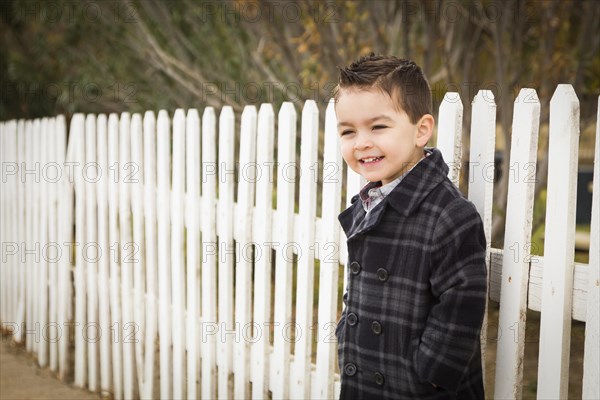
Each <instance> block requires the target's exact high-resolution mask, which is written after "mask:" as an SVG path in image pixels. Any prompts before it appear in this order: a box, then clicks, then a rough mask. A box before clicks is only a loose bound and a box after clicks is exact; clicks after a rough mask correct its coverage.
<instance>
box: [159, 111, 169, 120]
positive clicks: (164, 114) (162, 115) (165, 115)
mask: <svg viewBox="0 0 600 400" xmlns="http://www.w3.org/2000/svg"><path fill="white" fill-rule="evenodd" d="M164 119H166V120H168V119H169V113H168V112H167V110H160V111H159V112H158V120H159V121H160V120H164Z"/></svg>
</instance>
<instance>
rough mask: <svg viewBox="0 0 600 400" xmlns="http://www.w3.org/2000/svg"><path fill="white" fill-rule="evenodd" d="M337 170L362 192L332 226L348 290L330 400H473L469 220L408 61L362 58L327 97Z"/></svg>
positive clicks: (475, 264) (477, 224)
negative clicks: (334, 397) (340, 244)
mask: <svg viewBox="0 0 600 400" xmlns="http://www.w3.org/2000/svg"><path fill="white" fill-rule="evenodd" d="M335 99H336V114H337V119H338V132H339V135H340V143H341V151H342V155H343V157H344V160H345V161H346V163H347V164H348V166H349V167H350V168H352V169H353V170H354V171H355V172H356V173H358V174H360V175H362V176H363V177H364V178H366V180H367V181H369V182H368V183H367V185H366V186H365V187H364V188H363V189H361V191H360V193H359V194H358V195H356V196H354V197H353V198H352V205H351V206H350V207H349V208H348V209H346V210H345V211H343V212H342V213H341V214H340V215H339V221H340V223H341V225H342V227H343V229H344V231H345V233H346V237H347V238H348V266H349V271H348V290H347V293H346V294H345V295H344V303H345V308H344V310H343V313H342V318H341V320H340V322H339V324H338V328H337V330H336V335H337V338H338V342H339V348H338V355H339V363H340V364H339V366H340V372H341V377H342V378H341V394H340V398H342V399H366V398H373V399H383V398H388V399H392V398H393V399H483V398H484V391H483V382H482V366H481V353H480V344H479V334H480V329H481V324H482V320H483V315H484V310H485V300H486V288H487V285H486V279H487V276H486V266H485V236H484V233H483V226H482V223H481V218H480V217H479V214H478V213H477V211H476V209H475V207H474V206H473V204H472V203H471V202H469V201H468V200H466V199H465V198H464V197H463V196H462V195H461V193H460V192H459V191H458V189H457V188H456V187H455V186H454V185H453V184H452V183H451V182H450V180H449V179H448V178H447V175H448V167H447V165H446V163H445V162H444V160H443V159H442V156H441V153H440V152H439V150H437V149H425V145H426V143H427V142H428V140H429V139H430V138H431V135H432V132H433V126H434V119H433V116H432V115H431V114H432V112H431V109H432V105H431V91H430V88H429V84H428V82H427V80H426V78H425V76H424V75H423V73H422V72H421V69H420V68H419V67H418V66H417V65H416V64H415V63H414V62H412V61H409V60H402V59H398V58H396V57H390V56H375V55H373V54H371V55H370V56H367V57H363V58H361V59H359V60H358V61H356V62H354V63H353V64H352V65H350V66H349V67H348V68H345V69H342V70H341V71H340V78H339V85H338V89H337V92H336V95H335Z"/></svg>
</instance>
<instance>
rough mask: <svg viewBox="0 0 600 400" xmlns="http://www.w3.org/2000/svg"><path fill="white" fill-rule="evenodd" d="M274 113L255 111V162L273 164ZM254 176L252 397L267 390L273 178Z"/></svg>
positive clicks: (268, 107)
mask: <svg viewBox="0 0 600 400" xmlns="http://www.w3.org/2000/svg"><path fill="white" fill-rule="evenodd" d="M274 129H275V128H274V114H273V107H272V106H271V105H270V104H263V105H261V106H260V109H259V111H258V131H257V139H256V142H257V145H256V163H257V165H259V166H261V168H262V166H265V168H272V165H273V145H274V136H275V132H274ZM266 172H267V171H265V173H264V174H262V175H261V177H260V178H259V179H257V180H256V209H255V213H254V217H253V219H252V225H253V233H254V238H255V241H256V244H257V256H256V261H255V267H254V324H253V326H252V328H253V329H252V331H253V332H252V337H253V344H252V351H251V361H250V363H251V367H250V371H251V372H250V380H251V381H252V398H254V399H262V398H266V397H267V392H268V390H269V375H268V371H269V366H270V365H269V361H270V357H269V347H270V346H269V345H270V343H269V322H271V321H270V319H271V318H270V316H271V264H272V260H271V249H272V247H271V245H270V242H271V241H272V239H273V238H272V229H271V214H272V212H271V209H272V193H273V180H272V179H270V176H271V175H270V174H269V173H266Z"/></svg>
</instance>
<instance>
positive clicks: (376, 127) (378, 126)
mask: <svg viewBox="0 0 600 400" xmlns="http://www.w3.org/2000/svg"><path fill="white" fill-rule="evenodd" d="M385 128H387V126H386V125H375V126H374V127H373V129H385Z"/></svg>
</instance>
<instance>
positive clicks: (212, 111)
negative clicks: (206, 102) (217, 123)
mask: <svg viewBox="0 0 600 400" xmlns="http://www.w3.org/2000/svg"><path fill="white" fill-rule="evenodd" d="M214 115H215V109H214V108H213V107H206V108H205V109H204V113H202V118H210V117H214Z"/></svg>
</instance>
